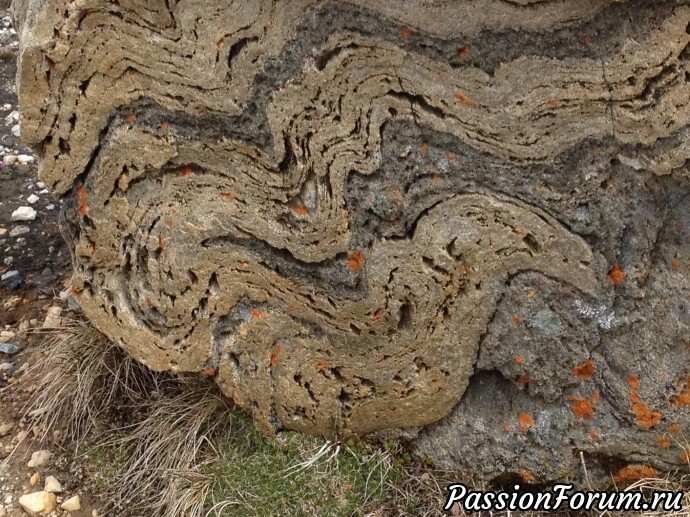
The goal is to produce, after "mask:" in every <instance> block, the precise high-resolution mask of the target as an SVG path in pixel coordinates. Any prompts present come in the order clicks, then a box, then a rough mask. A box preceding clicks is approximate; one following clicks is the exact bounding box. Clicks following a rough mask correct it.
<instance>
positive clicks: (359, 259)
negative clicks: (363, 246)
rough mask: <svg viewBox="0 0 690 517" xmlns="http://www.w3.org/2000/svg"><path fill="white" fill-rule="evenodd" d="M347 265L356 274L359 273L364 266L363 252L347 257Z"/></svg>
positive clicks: (354, 252) (355, 252)
mask: <svg viewBox="0 0 690 517" xmlns="http://www.w3.org/2000/svg"><path fill="white" fill-rule="evenodd" d="M347 265H348V266H349V267H350V269H351V270H352V271H354V272H355V273H359V272H360V271H361V270H362V266H363V265H364V253H362V252H361V251H359V250H358V251H353V252H352V253H351V254H350V256H349V257H347Z"/></svg>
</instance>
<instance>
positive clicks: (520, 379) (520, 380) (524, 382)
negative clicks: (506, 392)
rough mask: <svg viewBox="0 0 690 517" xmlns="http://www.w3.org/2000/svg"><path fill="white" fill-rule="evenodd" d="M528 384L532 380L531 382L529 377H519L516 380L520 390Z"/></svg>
mask: <svg viewBox="0 0 690 517" xmlns="http://www.w3.org/2000/svg"><path fill="white" fill-rule="evenodd" d="M530 382H532V380H531V379H530V378H529V377H527V375H520V376H519V377H518V378H517V383H518V385H519V386H520V387H521V388H525V387H527V385H528V384H529V383H530Z"/></svg>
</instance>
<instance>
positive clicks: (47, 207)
mask: <svg viewBox="0 0 690 517" xmlns="http://www.w3.org/2000/svg"><path fill="white" fill-rule="evenodd" d="M54 209H55V205H54V204H53V203H51V204H49V205H46V210H54Z"/></svg>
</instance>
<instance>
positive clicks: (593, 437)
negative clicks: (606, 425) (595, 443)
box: [589, 428, 599, 440]
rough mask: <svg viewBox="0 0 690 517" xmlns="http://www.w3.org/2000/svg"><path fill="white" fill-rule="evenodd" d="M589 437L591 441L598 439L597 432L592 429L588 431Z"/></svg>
mask: <svg viewBox="0 0 690 517" xmlns="http://www.w3.org/2000/svg"><path fill="white" fill-rule="evenodd" d="M589 437H590V438H591V439H592V440H598V439H599V433H598V432H597V430H596V429H594V428H592V429H590V430H589Z"/></svg>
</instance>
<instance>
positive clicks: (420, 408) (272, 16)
mask: <svg viewBox="0 0 690 517" xmlns="http://www.w3.org/2000/svg"><path fill="white" fill-rule="evenodd" d="M686 4H687V2H677V1H670V0H669V1H659V2H654V3H653V4H652V3H650V2H643V1H641V0H638V1H630V2H616V1H613V0H587V1H578V2H572V1H570V0H567V1H566V0H552V1H536V0H519V1H518V0H513V1H508V0H473V1H464V2H461V1H444V0H433V1H431V2H412V1H407V0H406V1H403V2H392V1H383V2H378V3H376V4H374V5H371V4H370V2H363V1H361V0H350V1H342V2H316V1H311V0H290V1H283V2H275V1H268V0H266V1H258V0H257V1H249V2H247V1H241V2H240V1H231V0H225V1H218V2H213V3H209V2H194V1H181V0H180V1H175V0H171V1H165V2H164V1H162V0H151V1H147V2H144V1H140V0H119V1H117V2H112V1H105V0H90V1H87V0H77V1H69V2H68V1H66V0H43V1H38V0H19V1H17V0H15V5H14V9H15V12H16V15H17V18H18V21H19V24H20V26H21V38H22V39H21V42H22V47H21V59H20V65H19V77H18V80H19V96H20V103H21V132H22V138H23V139H24V140H25V141H27V142H28V143H30V144H32V145H33V146H34V147H35V148H36V149H37V150H38V151H39V153H40V156H41V165H40V167H41V169H40V177H41V180H42V181H43V182H45V183H46V184H47V185H49V186H50V187H51V188H52V190H53V191H54V192H55V193H57V194H59V195H62V196H64V198H65V201H66V202H65V207H66V208H65V210H64V211H63V218H64V222H65V225H64V227H65V232H66V234H67V237H68V240H69V241H70V243H71V246H72V249H73V262H74V269H75V273H74V290H75V293H76V294H77V296H78V298H79V300H80V302H81V305H82V308H83V310H84V312H85V314H86V315H87V316H88V317H89V319H90V320H91V321H92V322H93V323H94V324H95V325H96V326H97V327H98V328H99V329H100V330H101V331H103V332H104V333H105V334H107V335H108V336H109V337H111V338H112V339H114V340H116V341H117V342H118V343H120V344H121V345H122V346H123V347H125V348H126V349H127V350H128V351H129V352H130V353H131V354H132V355H133V356H135V357H136V358H137V359H139V360H140V361H142V362H144V363H145V364H147V365H148V366H149V367H151V368H153V369H155V370H171V371H187V372H194V371H198V372H203V373H204V374H206V375H208V376H211V377H213V378H214V379H215V381H216V382H217V383H218V384H219V385H220V387H221V388H222V390H223V392H224V393H226V394H227V395H228V396H229V397H231V398H232V399H233V400H234V401H235V402H236V403H237V404H238V405H239V406H241V407H242V408H244V409H245V410H247V411H248V412H249V413H251V414H252V416H253V417H254V420H255V422H256V425H257V426H258V427H259V428H260V429H261V430H262V431H263V432H266V433H270V432H274V431H276V430H279V429H282V428H287V429H293V430H299V431H303V432H306V433H313V434H320V435H323V436H327V437H331V438H342V437H345V436H348V435H352V434H356V435H367V434H370V433H382V434H385V435H386V436H389V435H404V436H407V437H408V438H413V439H414V440H415V442H416V445H417V448H418V450H419V451H420V453H421V454H423V455H425V456H428V457H430V458H431V459H433V460H434V462H435V463H436V464H437V465H439V466H443V467H449V468H456V469H469V470H471V471H472V472H473V473H476V474H478V475H480V476H482V477H485V478H490V477H494V476H496V475H498V474H501V473H503V472H522V473H523V479H525V480H532V479H542V480H552V479H572V478H573V477H577V476H578V473H577V472H578V471H579V468H580V462H581V455H580V453H582V454H584V456H583V457H584V458H585V459H586V460H587V461H590V463H592V468H593V469H595V471H596V469H597V468H601V469H602V470H601V472H603V471H604V470H606V469H608V470H609V471H614V473H615V472H616V471H617V470H618V469H622V468H624V467H626V465H628V464H633V465H634V464H651V465H653V466H654V467H656V468H668V467H675V466H682V465H686V466H687V457H686V456H687V450H684V449H683V447H682V446H680V444H682V440H683V436H687V435H688V434H690V433H689V432H688V430H689V429H690V344H688V343H690V299H689V296H690V239H689V236H690V235H689V232H690V211H688V193H689V192H690V191H689V189H688V177H689V172H688V158H689V157H690V145H689V143H688V142H689V140H688V132H689V129H688V128H689V125H688V123H689V121H690V82H689V81H690V64H689V58H690V50H688V49H689V48H690V47H689V46H688V45H689V42H690V35H689V32H690V6H688V5H686ZM683 433H685V434H683ZM685 443H687V442H685ZM683 454H685V455H686V456H683ZM593 472H594V471H593ZM626 472H627V471H626ZM645 472H648V470H647V471H645Z"/></svg>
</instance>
